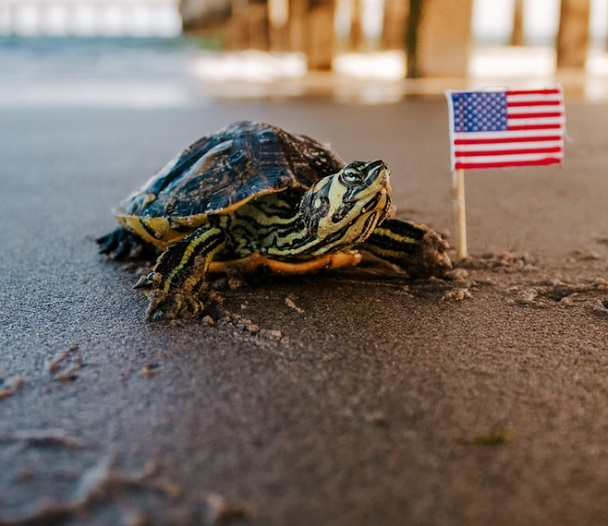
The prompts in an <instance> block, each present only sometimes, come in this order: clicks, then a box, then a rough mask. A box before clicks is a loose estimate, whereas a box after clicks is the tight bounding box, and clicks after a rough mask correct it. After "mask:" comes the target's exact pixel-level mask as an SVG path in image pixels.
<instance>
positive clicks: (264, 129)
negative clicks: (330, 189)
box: [114, 121, 345, 227]
mask: <svg viewBox="0 0 608 526" xmlns="http://www.w3.org/2000/svg"><path fill="white" fill-rule="evenodd" d="M344 164H345V163H344V161H343V160H342V159H340V157H338V156H337V155H336V154H335V153H334V152H333V151H331V150H330V149H329V148H327V147H326V146H324V145H323V144H321V143H320V142H318V141H315V140H314V139H311V138H310V137H307V136H306V135H298V134H293V133H289V132H287V131H285V130H283V129H281V128H279V127H277V126H273V125H270V124H264V123H258V122H250V121H242V122H236V123H234V124H231V125H230V126H228V127H227V128H225V129H223V130H221V131H219V132H217V133H215V134H212V135H208V136H205V137H203V138H201V139H199V140H198V141H196V142H195V143H194V144H192V145H191V146H189V147H188V148H186V149H185V150H184V151H183V152H181V153H180V154H179V155H178V156H177V157H176V158H174V159H173V160H172V161H171V162H169V164H167V165H166V166H165V168H163V169H162V170H161V171H160V172H158V173H157V174H156V175H155V176H154V177H152V178H151V179H150V180H149V181H148V182H147V183H146V184H145V185H144V186H143V187H142V188H140V189H139V190H137V191H135V192H133V193H132V194H131V195H130V196H129V197H128V198H127V199H125V200H124V201H122V202H121V203H120V204H119V205H118V206H117V207H116V209H115V210H114V213H115V215H116V216H117V217H118V218H119V219H123V220H125V219H126V218H128V217H131V218H140V219H143V218H150V219H152V221H151V222H149V224H150V225H154V223H155V222H154V220H153V218H164V219H165V220H171V221H172V223H181V224H188V225H190V226H191V227H194V226H197V225H198V224H202V223H203V222H204V218H205V217H206V216H207V215H208V214H219V213H228V212H230V211H231V210H234V209H235V208H236V207H238V206H241V205H242V204H244V203H245V202H247V201H249V200H250V199H253V198H255V197H258V196H261V195H265V194H270V193H276V192H281V191H284V190H287V189H301V190H302V192H304V191H305V190H306V189H307V188H309V187H310V186H311V185H312V184H313V183H314V182H315V181H317V180H318V179H320V178H322V177H325V176H327V175H331V174H334V173H336V172H338V171H339V170H340V169H341V168H342V167H343V166H344ZM121 222H124V221H121ZM163 223H164V222H163ZM159 224H160V223H159Z"/></svg>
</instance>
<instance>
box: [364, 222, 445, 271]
mask: <svg viewBox="0 0 608 526" xmlns="http://www.w3.org/2000/svg"><path fill="white" fill-rule="evenodd" d="M361 248H364V249H365V250H368V251H369V252H371V253H372V254H374V255H376V256H378V257H379V258H381V259H384V260H386V261H389V262H391V263H394V264H396V265H399V266H400V267H402V268H403V269H404V270H405V271H406V272H407V273H408V274H409V275H410V276H411V277H429V276H442V275H444V274H445V273H446V272H447V271H448V270H450V269H451V268H452V262H451V261H450V257H449V256H448V253H447V250H448V248H449V245H448V244H447V242H446V241H445V240H444V239H443V238H442V237H441V236H440V235H439V234H438V233H437V232H435V231H434V230H432V229H431V228H429V227H427V226H425V225H418V224H416V223H412V222H410V221H404V220H400V219H386V220H384V221H383V222H382V223H381V224H380V225H379V226H377V227H376V228H375V230H374V231H373V232H372V233H371V235H370V236H369V237H368V238H367V239H366V240H365V243H363V245H362V246H361Z"/></svg>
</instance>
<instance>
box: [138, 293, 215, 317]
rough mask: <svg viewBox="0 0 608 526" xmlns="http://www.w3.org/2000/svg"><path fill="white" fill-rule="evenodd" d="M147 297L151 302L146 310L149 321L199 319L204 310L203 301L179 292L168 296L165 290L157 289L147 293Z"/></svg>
mask: <svg viewBox="0 0 608 526" xmlns="http://www.w3.org/2000/svg"><path fill="white" fill-rule="evenodd" d="M146 295H147V296H148V302H149V303H148V308H147V309H146V320H148V321H157V320H161V319H165V320H172V319H175V318H198V317H199V316H200V315H201V313H202V312H203V310H204V304H203V302H202V301H200V300H198V299H196V298H193V297H189V296H186V295H184V294H182V293H180V292H178V291H174V292H173V293H172V294H168V293H167V292H165V291H164V290H159V289H155V290H151V291H149V292H146Z"/></svg>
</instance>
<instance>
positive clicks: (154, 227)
mask: <svg viewBox="0 0 608 526" xmlns="http://www.w3.org/2000/svg"><path fill="white" fill-rule="evenodd" d="M390 210H391V187H390V176H389V171H388V168H387V166H386V165H385V163H383V162H382V161H379V160H376V161H370V162H360V161H355V162H352V163H350V164H345V163H344V161H343V160H342V159H340V157H338V155H337V154H335V153H334V152H333V151H331V150H330V149H329V148H328V147H326V146H324V145H323V144H321V143H320V142H318V141H316V140H314V139H312V138H310V137H307V136H305V135H299V134H294V133H290V132H287V131H286V130H283V129H281V128H279V127H278V126H273V125H270V124H264V123H257V122H250V121H242V122H237V123H234V124H232V125H230V126H228V127H227V128H225V129H223V130H221V131H219V132H217V133H215V134H212V135H208V136H205V137H203V138H201V139H199V140H198V141H196V142H195V143H193V144H192V145H191V146H189V147H188V148H186V149H185V150H184V151H182V152H181V153H180V154H179V155H178V156H177V157H175V158H174V159H173V160H171V161H170V162H169V163H168V164H167V165H166V166H165V167H164V168H163V169H161V170H160V171H159V172H158V173H157V174H156V175H155V176H153V177H152V178H151V179H150V180H149V181H148V182H147V183H146V184H144V186H142V187H141V188H140V189H138V190H136V191H135V192H133V193H132V194H131V195H129V196H128V197H127V198H126V199H125V200H123V201H122V202H121V203H119V204H118V206H116V207H115V208H114V210H113V213H114V215H115V216H116V218H117V220H118V222H119V224H120V227H119V228H118V229H116V230H115V231H113V232H110V233H109V234H107V235H105V236H102V237H100V238H99V239H98V240H97V242H98V244H99V246H100V252H102V253H104V254H107V255H109V256H110V257H111V258H113V259H122V258H128V257H142V256H143V257H155V256H158V257H157V261H156V265H155V267H154V269H153V272H152V273H150V274H149V275H148V276H145V277H143V278H142V279H141V280H140V281H139V282H138V283H137V285H136V287H137V288H142V289H143V290H144V292H145V293H146V295H147V296H148V300H149V305H148V309H147V311H146V316H147V318H148V319H151V318H153V319H156V318H160V317H167V318H173V317H196V316H198V315H200V314H201V313H202V312H203V311H204V308H205V300H204V283H205V280H206V276H207V274H209V273H213V272H223V271H226V270H227V269H228V268H236V269H239V270H241V271H244V272H251V271H254V270H255V269H257V268H259V267H266V268H268V269H269V270H271V271H273V272H277V273H284V274H298V273H306V272H313V271H315V270H320V269H329V268H337V267H340V266H345V265H354V264H356V263H358V262H359V261H360V259H361V255H360V254H359V252H358V251H357V250H356V249H357V248H364V249H366V250H369V251H371V252H373V253H374V254H375V255H377V256H379V257H380V258H383V259H386V260H388V261H390V262H393V263H396V264H398V265H400V266H402V267H403V268H405V269H406V270H407V271H408V273H410V274H411V275H416V276H417V275H440V274H442V273H444V272H445V271H446V270H447V269H449V268H451V263H450V260H449V257H448V255H447V252H446V251H447V244H446V243H445V242H444V241H443V240H442V239H441V237H440V236H439V235H438V234H437V233H435V232H434V231H433V230H431V229H430V228H428V227H426V226H424V225H418V224H415V223H411V222H409V221H402V220H398V219H391V218H389V212H390ZM158 252H160V255H158Z"/></svg>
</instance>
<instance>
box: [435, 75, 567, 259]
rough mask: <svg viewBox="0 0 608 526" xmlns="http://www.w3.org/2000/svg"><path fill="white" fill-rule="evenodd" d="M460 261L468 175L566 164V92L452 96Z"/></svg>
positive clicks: (463, 247) (449, 96)
mask: <svg viewBox="0 0 608 526" xmlns="http://www.w3.org/2000/svg"><path fill="white" fill-rule="evenodd" d="M446 97H447V99H448V106H449V113H450V151H451V164H452V170H453V172H454V203H455V207H456V222H457V234H458V235H457V252H458V258H459V259H463V258H466V257H467V255H468V254H467V243H466V212H465V198H464V195H465V194H464V170H473V169H488V168H517V167H524V166H547V165H551V164H560V163H561V162H562V160H563V158H564V128H565V122H566V114H565V111H564V95H563V91H562V88H561V86H558V87H555V88H549V89H538V90H499V91H448V92H446Z"/></svg>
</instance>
